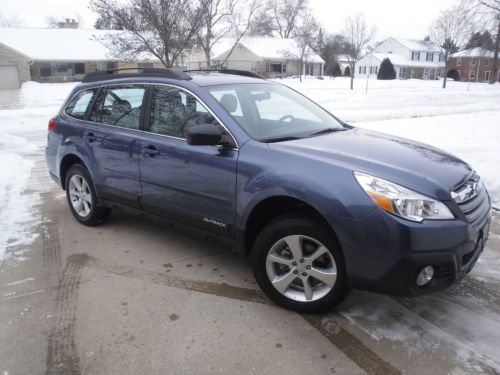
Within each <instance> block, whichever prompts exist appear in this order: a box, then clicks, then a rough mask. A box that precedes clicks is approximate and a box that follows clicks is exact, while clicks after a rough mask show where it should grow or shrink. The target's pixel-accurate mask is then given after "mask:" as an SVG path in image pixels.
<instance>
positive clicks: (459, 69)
mask: <svg viewBox="0 0 500 375" xmlns="http://www.w3.org/2000/svg"><path fill="white" fill-rule="evenodd" d="M492 74H493V52H492V51H489V50H486V49H484V48H480V47H477V48H471V49H467V50H464V51H460V52H457V53H455V54H453V56H452V57H451V58H450V60H449V61H448V76H449V77H451V78H455V79H456V80H457V81H470V82H489V81H490V77H491V75H492ZM496 78H497V81H499V82H500V70H499V71H498V72H497V77H496Z"/></svg>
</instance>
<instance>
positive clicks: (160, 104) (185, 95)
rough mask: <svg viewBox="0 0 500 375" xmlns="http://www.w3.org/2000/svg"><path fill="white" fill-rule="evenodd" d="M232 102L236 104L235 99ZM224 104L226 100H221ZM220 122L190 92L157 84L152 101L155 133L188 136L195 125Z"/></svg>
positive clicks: (152, 122) (180, 136) (151, 128)
mask: <svg viewBox="0 0 500 375" xmlns="http://www.w3.org/2000/svg"><path fill="white" fill-rule="evenodd" d="M231 99H232V98H230V99H227V97H226V99H224V98H223V101H224V100H227V101H231V103H230V104H232V105H234V101H232V100H231ZM221 104H222V105H223V106H224V104H227V103H224V102H221ZM202 124H218V123H217V120H215V118H214V117H213V116H212V115H211V114H210V112H208V111H207V109H206V108H205V106H204V105H203V104H202V103H200V101H198V99H196V97H194V96H193V95H191V94H190V93H189V92H187V91H184V90H181V89H178V88H176V87H171V86H155V87H154V89H153V96H152V101H151V126H150V129H149V131H150V132H151V133H155V134H162V135H168V136H170V137H176V138H186V133H187V131H188V129H189V128H190V127H191V126H193V125H202Z"/></svg>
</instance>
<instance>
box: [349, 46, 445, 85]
mask: <svg viewBox="0 0 500 375" xmlns="http://www.w3.org/2000/svg"><path fill="white" fill-rule="evenodd" d="M385 58H389V59H390V60H391V62H392V64H393V65H394V69H395V70H396V77H397V78H398V79H409V78H417V79H439V78H441V77H442V75H443V73H444V67H445V63H444V61H443V60H444V59H443V55H442V53H441V49H440V48H439V46H438V45H436V44H435V43H433V42H432V41H430V40H428V39H425V40H411V39H402V38H389V39H387V40H385V41H384V42H382V43H381V44H380V45H379V46H377V47H376V48H375V49H374V50H373V51H372V52H371V53H368V54H367V55H366V56H364V57H362V58H361V59H360V60H359V61H358V62H357V63H356V69H355V75H356V76H358V77H359V76H365V77H366V75H367V74H370V75H376V74H377V73H378V70H379V69H380V64H381V63H382V61H383V60H384V59H385Z"/></svg>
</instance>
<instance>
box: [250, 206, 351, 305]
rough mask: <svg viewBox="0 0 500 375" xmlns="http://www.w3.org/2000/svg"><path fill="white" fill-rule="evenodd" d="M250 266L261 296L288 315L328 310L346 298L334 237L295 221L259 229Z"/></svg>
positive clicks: (315, 226) (276, 222)
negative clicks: (282, 307) (288, 313)
mask: <svg viewBox="0 0 500 375" xmlns="http://www.w3.org/2000/svg"><path fill="white" fill-rule="evenodd" d="M252 265H253V271H254V274H255V278H256V279H257V282H258V284H259V286H260V287H261V289H262V290H263V292H264V293H265V294H266V295H267V296H268V297H269V298H270V299H271V300H273V301H274V302H276V303H278V304H280V305H282V306H284V307H286V308H288V309H291V310H295V311H300V312H319V311H323V310H327V309H331V308H332V307H334V306H335V305H337V304H339V303H340V302H341V301H342V300H343V299H344V297H345V296H346V295H347V291H348V288H347V277H346V271H345V265H344V258H343V255H342V252H341V250H340V248H339V245H338V243H337V241H336V240H335V237H333V235H332V233H331V231H329V230H328V228H325V227H323V226H322V225H320V224H319V223H317V222H315V221H313V220H310V219H306V218H302V217H300V216H299V215H285V216H282V217H280V218H277V219H275V220H273V221H272V222H271V223H269V224H268V225H266V226H265V227H264V229H263V230H262V231H261V233H260V234H259V236H258V237H257V240H256V241H255V245H254V248H253V252H252Z"/></svg>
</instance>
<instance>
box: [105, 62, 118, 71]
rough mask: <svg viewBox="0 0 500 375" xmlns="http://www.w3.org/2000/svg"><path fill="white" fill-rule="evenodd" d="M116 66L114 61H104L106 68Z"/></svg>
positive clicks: (111, 68) (109, 68)
mask: <svg viewBox="0 0 500 375" xmlns="http://www.w3.org/2000/svg"><path fill="white" fill-rule="evenodd" d="M116 68H117V64H116V62H114V61H108V62H107V63H106V70H113V69H116Z"/></svg>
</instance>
